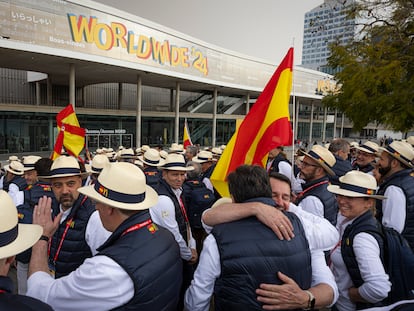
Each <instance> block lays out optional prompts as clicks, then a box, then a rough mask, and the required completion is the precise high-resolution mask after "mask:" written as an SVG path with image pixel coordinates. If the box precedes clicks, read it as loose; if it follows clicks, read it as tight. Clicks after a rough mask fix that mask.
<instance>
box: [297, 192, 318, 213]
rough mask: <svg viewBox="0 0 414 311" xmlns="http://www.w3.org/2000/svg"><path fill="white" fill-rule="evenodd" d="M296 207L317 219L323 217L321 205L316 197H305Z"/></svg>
mask: <svg viewBox="0 0 414 311" xmlns="http://www.w3.org/2000/svg"><path fill="white" fill-rule="evenodd" d="M298 205H299V206H300V207H302V208H303V209H304V210H305V211H307V212H308V213H312V214H314V215H316V216H319V217H323V216H324V209H323V203H322V201H321V200H320V199H319V198H318V197H316V196H314V195H308V196H306V197H305V198H304V199H303V200H302V201H300V202H299V204H298Z"/></svg>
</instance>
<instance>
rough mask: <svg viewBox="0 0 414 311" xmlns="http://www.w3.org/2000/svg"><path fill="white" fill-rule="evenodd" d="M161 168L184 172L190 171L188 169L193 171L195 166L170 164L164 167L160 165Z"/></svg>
mask: <svg viewBox="0 0 414 311" xmlns="http://www.w3.org/2000/svg"><path fill="white" fill-rule="evenodd" d="M160 169H161V170H166V171H183V172H188V171H193V170H194V167H192V166H170V167H162V166H160Z"/></svg>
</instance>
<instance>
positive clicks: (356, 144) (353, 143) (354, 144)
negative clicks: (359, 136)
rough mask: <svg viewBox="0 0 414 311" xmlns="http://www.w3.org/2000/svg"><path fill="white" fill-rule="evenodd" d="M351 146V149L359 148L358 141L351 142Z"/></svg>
mask: <svg viewBox="0 0 414 311" xmlns="http://www.w3.org/2000/svg"><path fill="white" fill-rule="evenodd" d="M349 145H350V147H351V149H353V148H356V147H359V143H358V142H356V141H351V142H350V143H349Z"/></svg>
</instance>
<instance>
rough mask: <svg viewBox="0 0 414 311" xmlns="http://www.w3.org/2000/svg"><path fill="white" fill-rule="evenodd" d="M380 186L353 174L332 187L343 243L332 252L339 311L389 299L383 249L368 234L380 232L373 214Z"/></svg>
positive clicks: (329, 188)
mask: <svg viewBox="0 0 414 311" xmlns="http://www.w3.org/2000/svg"><path fill="white" fill-rule="evenodd" d="M376 188H377V182H376V180H375V178H374V177H373V176H372V175H369V174H367V173H363V172H360V171H350V172H348V173H346V174H345V175H344V176H342V177H340V178H339V185H330V186H328V191H330V192H332V193H334V194H336V197H337V201H338V205H339V212H340V215H339V216H338V223H337V228H338V230H339V234H340V236H341V240H340V241H339V242H338V244H337V245H336V246H335V247H334V248H333V249H332V250H331V261H332V265H331V268H332V271H333V273H334V276H335V279H336V282H337V285H338V289H339V298H338V301H337V303H336V305H335V307H336V309H337V310H339V311H343V310H356V309H362V308H368V307H373V306H376V303H380V302H381V301H382V300H383V299H385V298H386V297H387V296H388V292H389V291H390V289H391V283H390V282H389V280H388V275H387V274H386V273H385V270H384V267H383V265H382V262H381V258H380V251H381V248H382V245H379V244H378V242H377V239H376V238H375V237H374V236H373V235H371V234H369V233H367V231H368V230H369V231H378V225H379V224H378V222H377V221H376V219H375V218H374V215H373V211H374V207H375V200H376V199H378V200H381V199H384V197H383V196H381V195H376V194H375V193H376Z"/></svg>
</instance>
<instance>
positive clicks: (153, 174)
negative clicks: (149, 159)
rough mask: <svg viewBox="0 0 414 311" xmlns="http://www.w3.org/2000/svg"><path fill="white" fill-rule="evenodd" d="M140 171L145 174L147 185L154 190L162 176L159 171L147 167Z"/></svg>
mask: <svg viewBox="0 0 414 311" xmlns="http://www.w3.org/2000/svg"><path fill="white" fill-rule="evenodd" d="M142 171H143V172H144V174H145V178H146V180H147V185H148V186H151V187H153V188H156V186H157V185H158V183H159V182H160V179H161V176H162V174H161V172H160V170H159V169H158V168H156V167H153V166H148V167H146V168H144V169H143V170H142Z"/></svg>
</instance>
